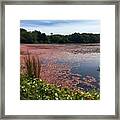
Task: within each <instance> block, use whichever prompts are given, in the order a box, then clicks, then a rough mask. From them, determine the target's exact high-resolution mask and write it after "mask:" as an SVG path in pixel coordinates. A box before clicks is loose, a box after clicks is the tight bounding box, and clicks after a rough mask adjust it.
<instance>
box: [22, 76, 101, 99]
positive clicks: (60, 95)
mask: <svg viewBox="0 0 120 120" xmlns="http://www.w3.org/2000/svg"><path fill="white" fill-rule="evenodd" d="M20 99H21V100H99V99H100V95H99V92H97V91H96V90H95V89H93V90H91V91H89V92H85V91H80V90H75V91H73V90H70V89H69V88H61V87H58V86H56V85H53V84H47V83H46V82H45V81H43V80H41V79H37V78H34V77H28V76H26V75H21V76H20Z"/></svg>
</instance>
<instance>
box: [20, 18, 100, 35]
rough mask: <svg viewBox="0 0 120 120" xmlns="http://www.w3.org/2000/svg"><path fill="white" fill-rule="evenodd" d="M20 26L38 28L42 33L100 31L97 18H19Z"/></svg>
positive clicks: (28, 28)
mask: <svg viewBox="0 0 120 120" xmlns="http://www.w3.org/2000/svg"><path fill="white" fill-rule="evenodd" d="M20 28H24V29H26V30H28V31H34V30H38V31H40V32H42V33H45V34H47V35H50V33H53V34H63V35H67V34H72V33H75V32H77V33H100V21H99V20H21V21H20Z"/></svg>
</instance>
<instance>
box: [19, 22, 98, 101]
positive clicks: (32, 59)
mask: <svg viewBox="0 0 120 120" xmlns="http://www.w3.org/2000/svg"><path fill="white" fill-rule="evenodd" d="M20 100H100V20H20Z"/></svg>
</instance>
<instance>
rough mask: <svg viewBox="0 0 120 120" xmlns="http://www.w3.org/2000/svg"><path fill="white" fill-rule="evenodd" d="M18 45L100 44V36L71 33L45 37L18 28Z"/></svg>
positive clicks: (44, 35)
mask: <svg viewBox="0 0 120 120" xmlns="http://www.w3.org/2000/svg"><path fill="white" fill-rule="evenodd" d="M20 43H25V44H32V43H34V44H37V43H38V44H40V43H41V44H44V43H46V44H54V43H56V44H57V43H58V44H65V43H100V34H93V33H73V34H69V35H60V34H53V33H51V35H46V34H45V33H41V32H40V31H37V30H34V31H27V30H25V29H23V28H20Z"/></svg>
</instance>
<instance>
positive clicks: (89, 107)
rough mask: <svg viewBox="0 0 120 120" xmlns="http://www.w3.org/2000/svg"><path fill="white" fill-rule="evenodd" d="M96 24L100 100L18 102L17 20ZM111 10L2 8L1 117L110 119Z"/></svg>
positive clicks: (112, 98)
mask: <svg viewBox="0 0 120 120" xmlns="http://www.w3.org/2000/svg"><path fill="white" fill-rule="evenodd" d="M42 19H43V20H52V19H54V20H57V19H58V20H60V19H61V20H73V19H74V20H76V19H78V20H81V19H84V20H86V19H87V20H92V19H94V20H100V23H101V33H100V41H101V42H100V52H101V54H100V68H101V71H100V90H101V91H100V97H101V98H100V100H91V101H89V100H68V101H67V100H60V101H56V100H51V101H47V100H46V101H44V100H20V75H19V71H20V54H19V53H20V20H42ZM114 114H115V6H114V5H68V6H66V5H27V6H25V5H6V6H5V115H114Z"/></svg>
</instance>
